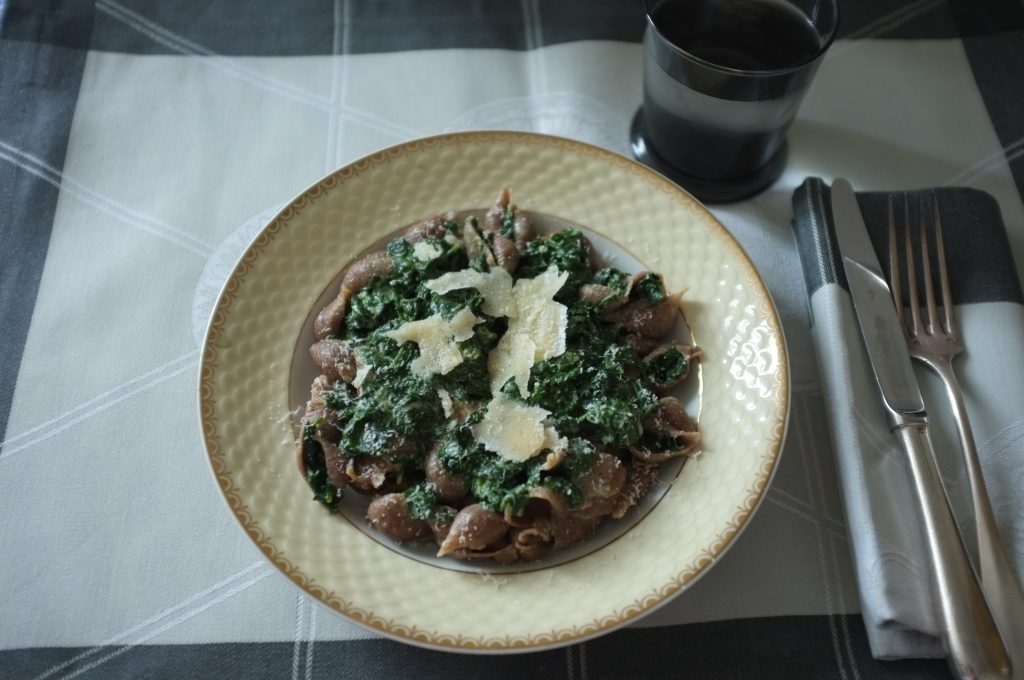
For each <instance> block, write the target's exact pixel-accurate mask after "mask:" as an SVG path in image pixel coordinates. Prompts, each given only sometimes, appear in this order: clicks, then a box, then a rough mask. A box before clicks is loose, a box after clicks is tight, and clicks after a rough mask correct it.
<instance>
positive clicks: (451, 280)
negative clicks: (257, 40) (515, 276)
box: [424, 267, 516, 317]
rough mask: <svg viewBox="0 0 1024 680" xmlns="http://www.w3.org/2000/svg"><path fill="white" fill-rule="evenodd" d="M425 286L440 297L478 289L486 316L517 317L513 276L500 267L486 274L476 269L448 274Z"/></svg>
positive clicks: (481, 308)
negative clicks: (454, 291) (463, 289)
mask: <svg viewBox="0 0 1024 680" xmlns="http://www.w3.org/2000/svg"><path fill="white" fill-rule="evenodd" d="M424 285H426V287H427V288H429V289H430V290H432V291H434V292H435V293H437V294H438V295H444V294H445V293H447V292H449V291H452V290H458V289H460V288H476V289H477V290H478V291H480V294H481V295H483V297H484V303H483V304H482V305H481V306H480V311H482V312H483V313H484V314H487V315H490V316H494V317H499V316H509V317H513V316H515V315H516V303H515V298H514V297H513V295H512V275H511V274H509V273H508V272H507V271H505V270H504V269H501V268H500V267H495V268H493V269H491V270H490V271H489V272H486V273H485V272H478V271H476V270H475V269H463V270H461V271H457V272H448V273H447V274H442V275H441V276H439V277H437V278H436V279H433V280H431V281H427V282H426V284H424Z"/></svg>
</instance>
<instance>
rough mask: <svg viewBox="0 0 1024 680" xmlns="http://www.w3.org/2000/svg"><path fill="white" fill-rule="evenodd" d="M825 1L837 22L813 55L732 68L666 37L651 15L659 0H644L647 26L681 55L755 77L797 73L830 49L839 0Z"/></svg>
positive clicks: (703, 63) (837, 24) (834, 37)
mask: <svg viewBox="0 0 1024 680" xmlns="http://www.w3.org/2000/svg"><path fill="white" fill-rule="evenodd" d="M660 1H661V2H666V1H668V2H671V1H672V0H660ZM825 1H826V2H828V3H829V4H830V5H832V8H833V10H834V11H835V22H834V23H833V26H832V30H830V31H829V32H828V35H826V36H825V39H824V40H823V41H822V42H821V46H820V47H819V48H818V49H817V50H815V52H814V54H812V55H811V56H809V57H807V58H806V59H803V60H801V61H800V62H799V63H796V64H793V65H792V66H787V67H785V68H775V69H757V70H752V69H741V68H732V67H730V66H722V65H720V64H716V63H714V62H713V61H708V60H707V59H702V58H700V57H698V56H697V55H695V54H693V53H692V52H689V51H688V50H684V49H683V48H682V47H679V45H676V44H675V43H674V42H672V41H671V40H669V39H668V38H666V37H665V34H664V33H662V32H661V30H659V29H658V26H657V25H656V24H655V23H654V19H653V18H652V17H651V5H656V4H658V3H659V0H644V18H645V19H646V20H647V26H648V27H649V28H650V29H651V30H653V31H654V32H655V33H657V34H658V37H659V38H661V40H662V42H664V43H665V45H667V46H668V47H669V48H670V49H671V50H672V51H673V52H676V53H677V54H679V55H680V56H682V57H684V58H686V59H689V60H690V61H693V62H696V63H697V64H700V65H701V66H706V67H707V68H709V69H712V70H714V71H718V72H720V73H724V74H726V75H732V76H744V77H754V78H757V77H762V78H763V77H773V76H781V75H786V74H789V73H795V72H796V71H799V70H800V69H802V68H805V67H807V66H809V65H811V64H813V63H814V62H816V61H817V60H818V59H821V57H822V56H823V55H824V54H825V52H827V51H828V48H829V47H831V46H832V43H833V42H835V39H836V34H837V33H838V32H839V0H825ZM804 16H806V15H804Z"/></svg>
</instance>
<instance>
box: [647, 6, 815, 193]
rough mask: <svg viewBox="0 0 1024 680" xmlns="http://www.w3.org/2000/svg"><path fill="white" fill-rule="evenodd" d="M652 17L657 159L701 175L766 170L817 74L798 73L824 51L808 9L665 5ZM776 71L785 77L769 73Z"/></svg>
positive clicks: (651, 91) (652, 126)
mask: <svg viewBox="0 0 1024 680" xmlns="http://www.w3.org/2000/svg"><path fill="white" fill-rule="evenodd" d="M650 16H651V20H652V22H653V24H654V26H655V27H656V29H657V33H658V34H660V37H659V36H657V35H652V34H651V29H650V27H649V28H648V36H647V38H646V39H645V43H646V47H645V59H646V60H647V63H646V64H645V68H644V77H645V81H646V82H645V83H644V119H645V123H646V128H647V136H648V141H649V143H650V144H651V145H652V146H653V147H654V150H655V151H656V153H657V154H658V155H659V156H661V157H662V158H663V159H664V160H666V161H667V162H668V163H670V164H671V165H673V166H675V168H677V169H678V170H680V171H682V172H683V173H686V174H689V175H693V176H695V177H701V178H709V179H722V180H729V179H734V178H741V177H744V176H747V175H750V174H752V173H755V172H757V171H758V170H759V169H760V168H763V167H764V166H765V165H766V164H768V163H769V162H770V161H771V160H772V159H773V157H774V156H775V154H776V153H777V152H779V149H780V147H781V146H782V144H783V142H784V140H785V135H786V130H787V129H788V127H789V124H790V123H791V122H792V120H793V117H794V116H795V115H796V111H797V108H798V106H799V104H800V100H801V99H802V98H803V94H804V92H805V91H806V86H807V84H809V82H810V79H811V76H812V75H813V72H814V70H815V67H816V65H814V66H811V67H808V68H805V69H800V68H799V67H801V66H802V65H804V64H806V63H808V62H811V61H812V60H813V59H814V58H815V57H816V56H817V54H818V53H819V51H820V48H821V40H820V38H819V35H818V32H817V30H816V29H815V28H814V26H813V25H812V24H811V22H810V21H809V20H808V18H807V17H806V16H804V15H803V14H802V13H801V12H800V10H798V9H796V8H795V7H792V6H791V5H789V4H788V3H785V2H779V1H773V0H693V1H688V0H682V1H675V2H663V3H661V4H659V5H657V6H656V7H655V8H654V9H653V10H652V11H651V15H650ZM665 41H667V42H669V43H671V45H673V46H675V47H676V48H678V49H679V50H682V51H683V52H685V53H686V54H679V53H678V52H677V51H674V50H672V49H671V48H669V47H667V46H666V45H665V44H664V43H665ZM694 57H695V58H696V59H694ZM708 64H712V65H713V66H709V65H708ZM715 67H722V68H715ZM724 69H732V70H733V71H728V70H724ZM791 69H796V70H795V71H792V70H791ZM737 71H743V72H753V73H749V74H743V73H737ZM772 71H776V72H777V71H782V73H775V74H772V73H765V72H772Z"/></svg>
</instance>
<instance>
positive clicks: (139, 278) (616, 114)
mask: <svg viewBox="0 0 1024 680" xmlns="http://www.w3.org/2000/svg"><path fill="white" fill-rule="evenodd" d="M40 4H41V3H32V2H27V1H26V2H17V1H15V2H11V1H8V2H3V1H0V159H2V161H3V162H0V319H2V325H3V333H2V335H0V432H2V433H3V440H2V444H0V517H3V518H4V520H3V521H2V522H0V678H71V677H83V678H108V677H117V678H120V677H125V678H129V677H132V678H134V677H211V678H214V677H215V678H234V677H239V678H243V677H245V678H249V677H264V676H272V677H289V676H290V677H293V678H299V677H304V678H319V677H335V676H338V677H356V676H359V677H381V678H392V677H403V676H415V677H417V678H434V677H438V678H440V677H483V676H488V677H492V678H505V677H508V678H518V677H542V678H548V677H550V678H569V679H575V678H581V679H584V680H585V679H588V678H589V679H591V680H593V679H596V678H616V677H632V678H669V677H708V678H725V677H742V678H751V677H780V678H797V677H798V678H809V677H814V678H843V679H846V678H856V679H859V678H887V677H920V678H933V677H934V678H941V677H947V676H948V672H947V671H946V669H945V664H944V662H943V661H941V660H912V661H900V662H880V661H875V660H873V659H872V658H871V655H870V652H869V650H868V647H867V643H866V639H865V635H864V629H863V624H862V622H861V620H860V618H859V616H858V603H857V591H856V584H855V582H854V579H853V572H852V569H851V562H850V554H849V542H848V539H847V533H846V526H845V523H844V520H843V511H842V506H841V503H840V500H839V497H838V492H837V484H836V480H835V466H834V461H833V454H832V448H831V445H830V443H829V434H828V426H827V422H826V419H825V410H824V407H823V405H822V403H821V389H820V386H819V382H818V371H817V367H816V363H815V354H814V346H813V344H812V342H811V339H810V338H811V336H810V332H809V320H808V318H807V310H806V293H805V290H804V286H803V281H802V279H801V276H800V269H799V260H798V257H797V254H796V251H795V248H794V245H793V240H792V234H791V232H790V226H789V222H790V219H791V216H792V211H791V208H790V200H791V195H792V191H793V189H794V187H795V186H796V185H797V184H798V183H799V182H800V181H802V179H803V178H804V177H806V176H808V175H819V176H822V177H825V178H827V179H831V178H833V177H837V176H845V177H847V178H849V179H851V180H852V181H853V183H854V185H855V186H857V187H858V188H859V189H865V190H867V189H905V188H920V187H927V186H942V185H963V186H972V187H976V188H979V189H984V190H986V191H988V192H989V193H991V194H992V195H993V196H995V197H996V199H997V200H998V202H999V204H1000V207H1001V209H1002V212H1003V217H1004V220H1005V222H1006V224H1007V228H1008V231H1009V233H1010V240H1011V247H1012V249H1013V251H1014V255H1015V257H1016V260H1017V262H1018V263H1021V262H1024V206H1022V202H1021V194H1022V189H1024V115H1022V113H1024V86H1022V85H1021V82H1022V81H1021V75H1020V74H1021V73H1024V6H1022V5H1021V4H1020V3H1019V2H1014V1H1013V0H1004V1H998V2H997V1H992V2H984V3H982V2H970V1H969V0H948V1H947V0H915V1H912V2H909V1H903V0H901V1H900V2H893V1H891V0H867V1H861V2H844V3H842V29H841V31H840V39H839V41H838V42H837V43H836V44H835V45H834V46H833V47H832V49H831V50H830V52H829V53H828V55H827V57H826V59H825V61H824V63H823V65H822V67H821V69H820V71H819V73H818V76H817V78H816V80H815V82H814V84H813V86H812V88H811V90H810V92H809V93H808V95H807V98H806V100H805V101H804V104H803V106H802V108H801V110H800V114H799V116H798V119H797V121H796V122H795V124H794V126H793V128H792V130H791V132H790V135H789V140H790V161H789V166H788V167H787V170H786V172H785V174H784V175H783V177H782V178H781V179H780V180H779V182H778V183H777V184H776V185H775V186H773V187H772V188H771V189H769V190H768V191H766V192H764V193H762V194H761V195H759V196H757V197H755V198H753V199H751V200H748V201H744V202H741V203H737V204H733V205H728V206H721V207H714V208H713V212H714V213H715V214H716V215H717V216H718V217H719V219H720V220H721V221H722V222H723V223H724V224H725V225H726V226H727V227H728V228H729V229H730V231H732V233H733V234H734V235H735V236H736V237H737V238H738V239H739V240H740V242H741V243H742V244H743V246H744V247H745V248H746V249H747V251H748V252H749V253H750V255H751V257H752V259H753V260H754V262H755V264H756V265H757V267H758V268H759V270H760V271H761V273H762V275H763V276H764V278H765V280H766V281H767V283H768V285H769V288H770V289H771V291H772V293H773V295H774V297H775V299H776V303H777V305H778V307H779V311H780V314H781V317H782V319H783V323H784V325H785V329H786V334H787V340H788V343H789V347H790V352H791V355H792V373H793V375H792V377H793V387H794V389H793V403H792V414H791V422H790V430H789V436H788V440H787V444H786V447H785V450H784V455H783V457H782V462H781V465H780V468H779V470H778V473H777V475H776V478H775V480H774V482H773V484H772V486H771V489H770V491H769V493H768V494H767V497H766V502H765V503H764V504H763V506H762V507H761V509H760V510H759V512H758V513H757V515H756V516H755V517H754V519H753V520H752V521H751V524H750V526H749V527H748V529H747V530H746V532H745V533H744V535H743V536H742V537H741V539H740V540H739V541H738V542H737V544H736V545H735V546H734V547H733V549H732V550H730V551H729V553H728V554H727V555H726V556H725V557H724V558H723V559H722V561H721V563H720V564H719V565H717V566H716V567H715V568H714V569H713V570H711V571H710V573H708V575H707V576H706V577H705V578H703V579H701V580H700V581H699V582H698V583H696V584H695V585H694V586H693V587H692V588H691V589H689V590H687V591H686V592H685V593H683V594H682V595H681V596H680V597H678V598H677V599H676V600H674V601H673V602H672V603H671V604H669V605H668V606H666V607H664V608H662V609H660V610H658V611H656V612H655V613H653V614H651V615H650V616H649V617H647V618H645V619H643V620H642V621H640V622H639V623H637V624H635V625H633V626H631V627H629V628H627V629H624V630H621V631H618V632H615V633H612V634H610V635H608V636H605V637H602V638H599V639H596V640H593V641H589V642H586V643H583V644H578V645H575V646H572V647H568V648H565V649H558V650H553V651H546V652H539V653H534V654H526V655H519V656H514V657H502V658H494V657H485V656H469V655H461V654H447V653H440V652H433V651H426V650H422V649H416V648H412V647H409V646H406V645H402V644H400V643H397V642H393V641H390V640H385V639H382V638H380V637H377V636H376V635H374V634H373V633H370V632H368V631H366V630H364V629H362V628H359V627H357V626H355V625H353V624H351V623H348V622H346V621H345V620H343V619H341V618H340V617H337V616H335V615H334V614H332V613H331V612H329V611H327V610H325V609H322V608H321V607H320V606H319V605H317V604H314V603H312V602H311V601H310V600H309V599H308V598H306V597H305V596H304V595H303V594H301V593H300V592H298V591H297V589H296V588H294V587H293V585H292V584H290V583H289V582H288V581H287V580H286V579H285V578H283V577H281V576H280V575H279V574H278V573H277V572H276V571H274V569H273V568H272V567H271V566H269V564H268V563H266V562H265V561H264V559H263V558H262V556H261V555H260V554H259V552H258V551H257V550H256V549H255V548H254V547H253V546H252V545H251V543H250V542H249V541H248V539H247V538H246V537H245V535H244V533H243V532H242V531H240V530H239V529H238V527H237V525H236V523H235V521H234V520H233V518H232V516H231V514H230V512H229V511H228V509H227V508H226V506H225V505H224V503H223V501H222V500H221V498H220V495H219V493H217V491H216V488H215V486H214V485H213V484H212V483H211V479H210V475H209V472H208V469H207V468H208V464H207V462H206V457H205V453H204V449H203V445H202V441H201V438H200V432H199V429H198V426H197V418H196V410H197V407H196V389H195V385H196V376H197V366H198V361H199V347H200V344H201V341H202V337H203V334H204V331H205V323H206V319H207V315H208V313H209V311H210V309H211V308H212V305H213V301H214V298H215V296H216V294H217V292H218V290H219V286H220V285H221V284H222V283H223V281H224V279H225V278H226V276H227V273H228V271H229V269H230V267H231V266H232V264H233V263H234V261H235V259H236V258H237V257H238V255H239V254H240V253H241V251H242V249H243V248H244V247H245V245H246V244H247V242H248V240H249V239H250V238H252V236H253V235H254V234H255V232H256V231H257V230H258V229H259V228H260V226H261V225H262V224H264V223H265V222H266V221H267V220H268V219H269V218H270V217H271V216H272V215H273V214H274V212H275V211H276V209H277V208H279V207H280V206H281V205H282V204H283V203H285V202H287V201H288V200H289V199H290V198H292V197H293V196H294V195H296V194H297V193H298V192H299V191H301V190H302V189H303V188H305V187H306V186H308V185H309V184H311V183H312V182H313V181H315V180H316V179H318V178H319V177H320V176H322V175H324V174H326V173H327V172H330V171H331V170H334V169H335V168H337V167H339V166H341V165H344V164H345V163H348V162H350V161H352V160H354V159H356V158H359V157H361V156H363V155H365V154H367V153H369V152H372V151H374V150H377V149H379V148H381V147H384V146H388V145H391V144H394V143H396V142H400V141H403V140H407V139H411V138H414V137H419V136H423V135H428V134H435V133H441V132H446V131H454V130H466V129H482V128H487V129H522V130H534V131H539V132H546V133H551V134H557V135H563V136H567V137H573V138H577V139H582V140H584V141H588V142H591V143H594V144H598V145H600V146H604V147H607V148H609V149H612V150H614V151H618V152H621V153H627V151H628V139H627V137H628V127H629V120H630V118H631V116H632V114H633V112H634V111H635V110H636V108H637V106H638V105H639V102H640V99H641V78H640V73H641V46H640V38H641V34H642V29H643V15H642V3H640V2H638V1H627V0H616V1H614V2H602V3H593V2H586V1H585V0H560V1H558V2H555V1H554V0H549V1H548V2H543V3H542V2H540V0H522V1H521V2H517V3H511V2H505V3H498V2H481V1H480V0H476V1H473V2H466V1H465V0H461V1H460V0H443V1H434V2H429V3H427V2H420V3H415V2H411V1H409V0H405V1H402V0H389V1H383V0H378V1H376V2H369V1H364V2H353V1H351V0H335V1H334V2H333V4H332V3H325V2H318V1H314V0H303V1H300V2H294V3H280V2H271V1H269V0H259V1H256V0H253V1H251V2H247V3H226V2H216V1H214V2H173V3H161V2H158V1H157V0H99V1H98V2H89V1H68V2H59V1H58V2H51V3H47V4H46V6H45V7H39V6H36V5H40Z"/></svg>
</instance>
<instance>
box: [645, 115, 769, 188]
mask: <svg viewBox="0 0 1024 680" xmlns="http://www.w3.org/2000/svg"><path fill="white" fill-rule="evenodd" d="M643 113H644V110H643V108H640V109H638V110H637V112H636V115H635V116H633V124H632V125H631V126H630V131H629V143H630V147H631V148H632V150H633V157H634V158H636V159H637V160H638V161H640V162H641V163H643V164H644V165H646V166H648V167H649V168H651V169H653V170H657V171H658V172H660V173H661V174H663V175H665V177H668V178H669V179H670V180H672V181H673V182H675V183H676V184H678V185H679V186H681V187H683V188H684V189H686V190H687V191H689V192H690V193H691V194H693V196H694V197H695V198H696V199H697V200H699V201H701V202H702V203H733V202H735V201H740V200H742V199H744V198H749V197H751V196H753V195H754V194H757V193H760V192H761V191H764V190H765V189H767V188H768V187H769V186H771V185H772V184H774V183H775V180H777V179H778V178H779V175H781V174H782V171H783V170H784V169H785V168H786V159H787V157H788V155H789V144H788V142H785V141H784V142H783V143H782V146H781V147H779V150H778V151H776V152H775V155H774V156H772V157H771V159H770V160H769V161H768V162H767V163H765V164H764V166H763V167H761V168H760V169H759V170H758V171H757V172H754V173H752V174H749V175H744V176H743V177H738V178H736V179H730V180H714V179H705V178H703V177H694V176H693V175H688V174H686V173H685V172H682V171H681V170H678V169H677V168H675V167H674V166H673V165H671V164H670V163H669V162H668V161H666V160H665V159H663V158H662V157H661V156H659V155H658V152H657V151H655V150H654V147H653V146H651V145H650V144H648V143H647V130H646V126H645V125H644V116H643Z"/></svg>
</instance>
